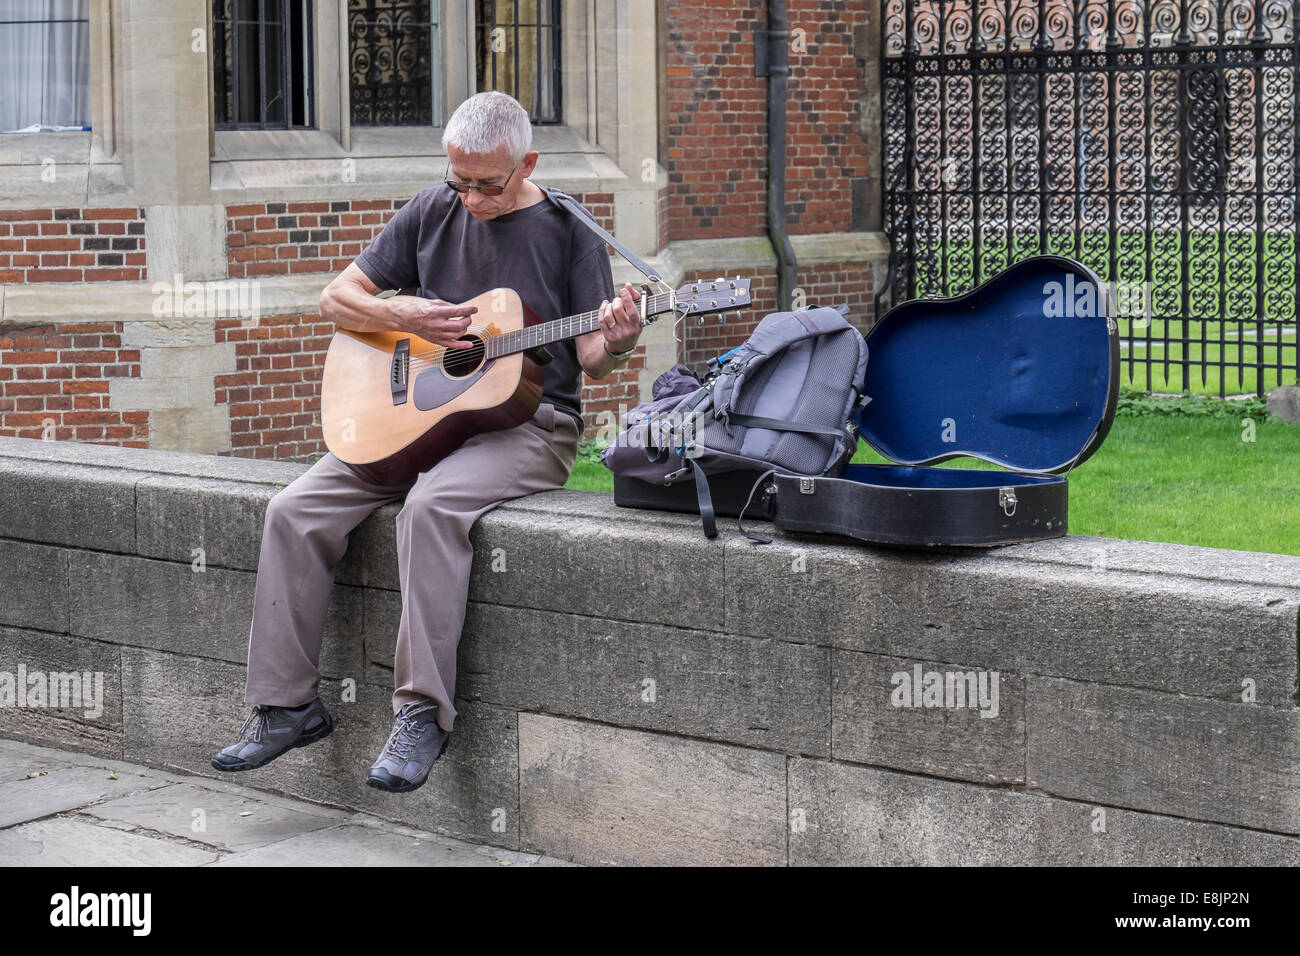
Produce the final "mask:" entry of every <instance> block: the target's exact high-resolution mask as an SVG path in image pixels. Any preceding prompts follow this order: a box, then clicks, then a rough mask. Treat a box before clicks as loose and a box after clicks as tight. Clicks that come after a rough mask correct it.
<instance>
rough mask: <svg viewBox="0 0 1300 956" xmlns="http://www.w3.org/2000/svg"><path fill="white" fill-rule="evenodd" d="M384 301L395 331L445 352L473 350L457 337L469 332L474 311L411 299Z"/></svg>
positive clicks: (405, 296)
mask: <svg viewBox="0 0 1300 956" xmlns="http://www.w3.org/2000/svg"><path fill="white" fill-rule="evenodd" d="M385 301H386V302H387V304H388V308H389V310H390V311H391V315H392V318H393V322H394V327H395V328H396V330H397V331H399V332H410V333H411V334H412V335H418V336H419V337H420V338H422V339H424V340H425V341H428V342H432V343H433V344H434V345H442V346H445V347H446V348H449V349H467V348H472V347H473V345H474V343H473V342H462V341H460V337H461V336H462V335H464V334H465V330H466V329H468V328H469V324H470V316H472V315H473V314H474V313H475V312H477V311H478V309H477V307H475V306H472V305H455V304H454V303H451V302H447V301H445V300H443V299H421V298H420V297H419V296H413V295H395V296H391V297H390V298H388V299H387V300H385Z"/></svg>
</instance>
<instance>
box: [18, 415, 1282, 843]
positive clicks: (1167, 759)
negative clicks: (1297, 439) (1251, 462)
mask: <svg viewBox="0 0 1300 956" xmlns="http://www.w3.org/2000/svg"><path fill="white" fill-rule="evenodd" d="M305 468H306V466H304V465H297V464H288V463H278V462H266V461H258V460H252V459H239V458H230V457H223V456H206V455H194V454H185V453H177V452H158V451H147V450H137V449H122V448H115V447H112V446H100V445H89V444H77V443H71V442H41V441H37V440H33V439H12V438H0V593H4V594H5V595H7V596H8V600H6V601H4V602H0V655H2V656H3V659H0V671H13V670H14V668H15V667H16V666H17V663H20V662H21V663H26V664H27V665H28V666H29V668H47V669H55V668H63V669H69V670H97V671H102V672H104V673H105V677H106V680H105V683H106V685H108V687H109V688H110V690H109V692H108V693H107V696H106V715H107V716H106V717H105V718H104V719H100V720H88V719H81V718H79V717H78V716H77V715H75V714H66V713H63V712H58V711H48V712H46V711H31V710H28V711H14V710H0V735H8V736H16V737H21V738H22V739H28V740H33V741H36V742H41V741H46V742H50V741H59V742H66V745H67V746H71V747H74V748H78V749H85V750H89V751H91V752H95V753H98V754H102V755H104V756H110V757H113V756H116V757H124V758H128V759H135V760H141V761H144V762H148V763H152V764H155V765H167V766H176V767H182V768H184V769H187V770H192V771H194V772H198V773H208V774H209V775H210V774H211V773H212V771H211V770H210V768H208V769H207V770H205V769H204V768H205V767H206V765H207V760H208V758H209V757H210V752H209V751H210V750H212V749H215V746H216V745H217V743H218V741H220V740H222V739H223V738H224V737H226V736H228V735H229V734H230V733H231V732H233V730H234V729H235V728H237V727H238V725H239V722H240V719H241V717H242V710H243V704H242V690H243V680H244V666H243V659H244V653H245V651H246V643H247V634H248V620H249V615H250V614H251V594H252V587H253V583H254V581H255V573H254V571H255V568H256V562H257V557H258V548H257V545H258V542H259V540H260V533H261V521H262V516H263V514H264V511H265V507H266V503H267V502H268V501H269V500H270V498H271V497H272V496H273V495H274V494H275V493H276V492H277V491H278V490H279V489H280V488H282V487H283V486H284V485H285V484H287V483H288V482H289V481H292V479H293V478H294V477H296V476H297V475H299V474H301V473H302V472H303V471H304V470H305ZM396 511H397V505H389V506H386V507H385V508H381V509H379V510H378V511H377V512H376V513H375V514H374V515H372V516H371V517H370V518H368V519H367V520H366V521H364V522H363V523H362V524H361V526H360V527H359V528H358V531H357V533H356V534H355V535H354V536H353V539H352V542H351V546H350V547H349V549H348V554H347V555H346V557H345V558H344V560H343V562H342V564H341V565H340V568H339V571H338V577H337V586H336V589H335V594H334V595H333V601H332V606H331V610H330V613H329V616H328V623H327V625H326V631H327V635H326V641H325V653H324V654H323V658H322V662H321V665H322V672H323V677H324V680H323V683H322V693H323V694H325V695H326V699H327V700H328V701H331V702H337V701H340V700H341V699H342V698H341V694H342V690H343V687H344V686H345V683H347V682H351V683H352V684H353V685H354V686H355V688H356V700H357V703H356V704H351V703H343V704H336V703H330V707H331V709H332V710H335V711H336V717H337V718H339V731H338V732H337V733H336V734H335V735H333V736H332V737H331V738H330V739H329V740H327V741H325V742H323V744H322V745H321V746H319V747H313V748H310V749H308V750H305V751H295V752H294V754H292V755H286V756H285V757H284V758H282V759H281V760H280V761H277V762H276V764H275V765H273V767H271V768H267V771H266V772H265V773H264V774H263V775H262V776H261V777H259V778H258V780H257V781H249V782H256V783H257V785H259V786H266V787H269V788H272V789H277V790H281V791H283V792H286V793H291V794H294V795H297V796H305V797H309V798H311V799H317V800H326V801H328V802H331V803H336V804H338V805H341V806H345V807H355V808H357V809H364V810H367V811H374V812H377V813H379V814H381V815H385V816H389V817H390V818H392V819H397V820H399V821H401V822H407V823H411V824H412V825H420V826H425V827H429V826H432V827H433V828H435V829H439V830H440V831H441V832H445V833H447V834H449V835H453V836H459V837H462V838H468V839H475V840H480V841H484V842H490V843H493V844H495V845H503V846H507V847H510V848H512V849H522V850H526V851H539V852H547V853H550V854H552V855H558V856H567V857H572V858H574V859H578V860H580V861H581V862H604V861H610V860H620V859H632V858H638V859H645V860H649V859H653V860H658V861H660V862H738V861H749V862H757V861H760V860H761V861H763V862H774V863H782V862H789V863H801V862H823V863H844V862H863V861H874V862H898V861H908V860H915V861H917V862H973V861H974V859H967V858H966V857H965V856H963V853H964V852H966V848H967V846H969V851H968V852H969V853H971V854H973V857H974V858H975V859H978V861H980V862H1012V863H1030V862H1033V863H1069V862H1107V861H1111V862H1138V861H1142V862H1150V861H1153V860H1164V861H1168V862H1219V863H1226V864H1240V863H1257V862H1268V861H1272V862H1283V861H1286V862H1290V861H1295V860H1296V859H1297V840H1296V834H1300V801H1297V800H1296V799H1295V797H1294V794H1295V793H1297V792H1300V788H1298V787H1297V786H1296V785H1297V783H1298V782H1300V710H1298V709H1297V708H1296V706H1295V693H1296V681H1297V650H1296V638H1297V633H1298V631H1300V625H1298V623H1297V615H1298V613H1300V587H1297V582H1300V558H1296V557H1287V556H1279V555H1259V554H1251V553H1244V552H1232V551H1217V550H1212V549H1205V548H1190V547H1185V546H1178V545H1162V544H1154V543H1147V542H1125V541H1115V540H1112V539H1103V538H1083V537H1076V536H1072V537H1069V538H1065V539H1058V540H1054V541H1045V542H1038V543H1035V544H1031V545H1019V546H1016V547H1012V548H1005V549H998V550H993V551H990V552H987V553H981V554H977V555H955V556H954V555H931V554H911V553H905V552H892V551H886V550H875V549H870V548H865V547H859V546H857V545H854V544H852V543H846V542H837V541H830V540H808V539H806V538H802V537H797V536H788V535H779V536H778V538H777V540H776V541H775V542H774V543H773V544H771V545H766V546H762V547H757V546H754V545H752V544H751V543H750V542H748V541H745V540H743V539H740V538H739V537H738V536H736V535H735V534H732V533H729V529H728V530H724V532H723V536H722V537H721V538H720V539H718V540H716V541H708V540H707V539H705V538H704V537H703V535H702V534H701V532H700V529H699V525H698V522H697V520H695V519H693V518H691V517H690V516H687V515H678V514H671V513H660V512H650V511H632V510H626V509H620V508H617V507H616V506H614V504H613V502H612V497H611V496H608V495H601V494H597V493H588V492H572V491H557V492H550V493H546V494H542V495H534V496H530V497H528V498H523V499H519V500H517V501H514V502H508V503H506V504H504V505H502V506H500V507H498V508H497V509H495V510H494V511H492V512H490V513H489V514H488V515H486V516H485V517H484V518H483V519H482V520H481V521H479V522H478V523H477V525H476V526H475V528H474V531H473V540H474V542H475V545H476V550H477V555H476V562H475V567H474V571H473V575H472V581H471V594H470V598H471V601H470V606H469V609H468V614H467V619H466V627H465V632H464V635H463V638H462V641H461V645H460V652H459V655H458V656H459V665H458V673H459V679H458V686H457V707H458V709H462V708H463V715H464V716H463V723H462V722H460V721H458V725H457V728H458V731H460V730H461V729H462V727H463V732H459V733H457V734H454V735H453V744H452V747H451V749H449V751H448V755H447V757H446V758H444V760H445V762H444V763H441V764H440V768H439V770H438V772H437V773H436V774H435V778H436V782H432V780H433V778H431V784H430V785H427V786H426V789H425V790H422V791H421V792H420V794H419V795H418V799H416V800H414V801H409V800H408V801H405V802H403V803H402V805H401V806H400V807H398V806H396V805H394V804H392V802H391V801H388V802H385V801H382V800H379V799H377V797H376V795H375V794H373V792H367V788H366V787H365V786H364V783H363V778H364V773H363V771H364V767H365V766H368V763H369V761H370V760H371V759H373V753H372V751H375V750H377V748H378V747H379V746H380V745H382V742H383V738H384V737H385V735H386V732H387V724H388V722H389V721H390V720H391V707H390V702H389V694H390V692H391V680H392V670H391V658H392V653H393V646H394V644H393V640H394V635H395V632H396V629H397V621H398V618H399V616H400V602H399V599H398V593H397V587H398V585H397V576H396V558H395V553H394V539H393V532H394V529H393V518H394V516H395V514H396ZM729 527H734V526H729ZM195 548H202V549H203V550H204V555H205V559H206V562H207V569H206V573H203V574H197V573H194V572H193V569H192V566H191V562H192V560H193V554H194V549H195ZM1099 551H1100V552H1101V559H1099V555H1098V552H1099ZM796 557H798V558H799V559H800V561H799V562H798V563H800V564H801V565H802V566H803V567H804V568H805V570H804V571H803V572H798V573H796V572H794V571H793V570H792V561H793V560H794V559H795V558H796ZM501 560H503V561H504V566H503V567H501V566H499V562H500V561H501ZM828 609H830V610H828ZM917 666H919V667H921V668H922V669H923V670H940V671H941V670H953V671H959V672H963V673H964V672H968V671H985V672H994V671H996V672H997V673H998V674H999V680H1000V684H999V686H1000V702H999V705H998V710H997V717H996V719H984V718H983V717H981V716H980V714H979V713H977V712H975V711H974V710H972V709H970V708H968V709H967V710H965V711H954V710H944V709H927V708H899V707H898V706H896V705H895V703H894V701H893V698H892V696H891V692H892V691H893V690H894V687H895V685H896V681H895V680H894V678H895V677H896V676H897V674H898V673H900V672H901V673H903V674H905V675H906V674H907V673H908V672H909V671H910V670H911V669H912V668H913V667H917ZM1243 678H1249V679H1250V681H1251V682H1252V685H1253V687H1254V689H1255V694H1256V698H1255V701H1254V702H1253V703H1245V702H1243V701H1242V681H1243ZM990 716H992V714H990ZM652 780H654V781H660V782H661V783H662V786H656V787H653V788H650V787H648V786H647V781H652ZM845 787H848V788H849V789H848V790H846V789H845ZM850 791H852V792H850ZM619 808H623V809H624V810H625V811H626V812H622V813H620V812H618V811H619ZM789 808H802V809H804V810H806V811H807V814H808V815H807V819H806V820H805V821H803V822H804V824H806V829H804V830H799V829H793V828H792V829H791V830H790V832H789V833H788V835H787V824H788V823H789V825H790V826H791V827H793V824H794V821H793V820H790V821H787V818H786V814H787V813H788V812H789ZM1099 808H1100V809H1102V810H1104V811H1105V812H1107V813H1108V814H1109V815H1110V817H1109V818H1110V820H1111V827H1110V830H1109V832H1110V833H1111V834H1112V837H1111V838H1106V839H1102V838H1099V837H1098V835H1097V834H1096V833H1095V832H1094V831H1090V830H1089V827H1088V823H1089V821H1090V820H1091V819H1092V817H1091V814H1092V813H1093V812H1094V811H1095V810H1097V809H1099ZM936 814H937V815H938V817H937V818H936V817H935V815H936ZM701 820H708V821H709V822H708V823H707V825H705V824H701V823H700V821H701ZM855 820H856V821H857V822H858V823H861V824H862V825H863V826H866V824H867V823H868V822H870V821H876V822H875V823H873V824H872V825H871V826H869V827H867V829H869V830H870V832H871V834H873V835H872V836H871V837H870V838H869V839H868V838H865V837H863V836H862V835H861V834H859V835H858V836H855V837H851V838H850V834H849V832H848V831H845V830H843V829H842V828H843V827H846V826H853V827H856V826H857V824H856V823H852V821H855ZM835 821H840V822H838V823H836V822H835ZM977 824H978V826H983V827H987V828H988V829H989V831H990V832H989V833H988V835H987V836H980V837H979V838H978V839H976V838H974V837H972V836H971V835H970V833H969V832H968V831H969V827H972V826H976V825H977ZM1121 824H1122V825H1121ZM917 826H921V827H923V828H925V829H926V832H927V833H930V834H931V835H932V837H933V838H932V839H931V838H930V837H927V839H926V841H924V843H923V845H920V844H915V839H916V837H915V832H914V829H915V827H917ZM854 832H856V830H854ZM863 832H864V833H865V832H866V830H863ZM787 837H788V838H787ZM1026 839H1032V841H1033V845H1032V846H1026V845H1025V844H1024V843H1023V841H1024V840H1026ZM972 841H973V842H972Z"/></svg>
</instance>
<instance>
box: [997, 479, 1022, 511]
mask: <svg viewBox="0 0 1300 956" xmlns="http://www.w3.org/2000/svg"><path fill="white" fill-rule="evenodd" d="M1017 503H1018V502H1017V499H1016V489H1014V488H1012V487H1009V486H1004V487H1002V488H999V489H998V504H1000V505H1001V506H1002V512H1003V513H1004V514H1005V515H1006V516H1007V517H1008V518H1010V517H1011V516H1012V515H1014V514H1015V513H1016V504H1017Z"/></svg>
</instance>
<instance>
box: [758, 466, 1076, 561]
mask: <svg viewBox="0 0 1300 956" xmlns="http://www.w3.org/2000/svg"><path fill="white" fill-rule="evenodd" d="M859 467H861V468H879V469H891V468H895V467H896V466H893V465H874V466H859ZM934 470H936V471H937V470H939V469H934ZM943 470H949V469H943ZM965 475H966V476H970V477H971V478H974V477H975V476H977V475H978V476H980V477H982V478H983V479H984V480H985V481H987V484H984V485H975V486H970V487H960V488H935V487H928V488H927V487H900V486H899V485H896V484H872V483H871V482H870V481H869V480H855V479H853V478H800V477H798V476H795V475H775V476H773V478H772V479H771V480H772V481H774V483H775V484H776V489H777V491H776V515H775V523H776V526H777V527H778V528H780V529H781V530H783V531H799V532H804V533H823V534H835V535H842V536H844V537H848V538H853V539H855V540H857V541H862V542H864V543H866V544H873V545H884V546H888V547H897V548H916V549H927V548H938V547H958V548H960V547H979V548H987V547H992V546H995V545H1004V544H1019V543H1022V542H1025V541H1038V540H1041V539H1043V538H1055V537H1060V536H1062V535H1064V534H1066V532H1067V529H1068V523H1069V493H1068V489H1067V482H1066V479H1065V478H1060V477H1053V478H1050V479H1041V480H1030V481H1025V479H1024V477H1023V476H1020V475H1016V474H1012V473H1009V472H994V471H978V472H976V471H968V472H966V473H965ZM746 517H748V515H746Z"/></svg>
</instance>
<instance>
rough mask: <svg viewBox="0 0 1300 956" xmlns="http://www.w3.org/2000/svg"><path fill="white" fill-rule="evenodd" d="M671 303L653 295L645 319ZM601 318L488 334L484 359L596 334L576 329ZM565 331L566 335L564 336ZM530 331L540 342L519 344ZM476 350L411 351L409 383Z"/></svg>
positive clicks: (586, 316)
mask: <svg viewBox="0 0 1300 956" xmlns="http://www.w3.org/2000/svg"><path fill="white" fill-rule="evenodd" d="M661 299H662V300H665V301H666V302H667V303H668V305H667V308H660V307H659V305H660V304H661V303H660V302H659V300H661ZM672 303H673V296H672V295H671V294H669V293H664V294H662V295H652V296H651V297H650V299H649V300H648V302H647V304H646V316H647V317H649V316H650V315H658V314H659V313H661V312H668V311H670V310H671V309H672V308H673V305H672ZM599 317H600V310H599V309H593V310H592V311H590V312H580V313H578V314H577V315H568V316H565V317H563V318H560V319H554V320H552V321H550V322H543V323H540V324H538V325H528V326H525V327H524V328H522V329H512V330H510V331H509V332H502V333H498V334H497V335H490V334H489V335H488V336H486V344H485V345H484V348H483V350H482V351H483V353H484V354H483V360H484V361H485V362H487V361H491V360H492V359H498V358H504V357H505V356H507V355H514V354H516V353H518V352H526V351H528V350H529V349H534V348H539V347H541V346H543V345H548V344H550V343H551V342H558V341H561V340H563V339H568V338H573V337H574V336H576V335H584V334H586V333H587V332H593V331H595V330H596V329H597V328H598V327H599V326H598V325H593V326H592V327H591V328H589V329H582V330H578V328H577V327H578V326H580V325H582V324H583V323H585V322H590V321H591V320H593V319H597V318H599ZM566 325H568V326H571V328H569V329H567V330H565V331H562V332H561V333H560V334H558V335H554V336H550V335H546V336H538V335H537V334H536V333H539V332H549V331H550V330H554V329H564V327H565V326H566ZM566 331H567V334H565V332H566ZM528 332H532V333H534V337H535V338H540V339H541V341H538V342H534V343H532V344H527V345H516V344H515V340H521V339H524V338H525V333H528ZM507 340H511V344H510V346H509V348H504V347H503V345H504V343H505V342H506V341H507ZM493 343H502V344H501V345H498V348H497V351H496V352H495V353H493V354H488V353H489V352H491V348H492V345H493ZM473 351H474V349H449V348H447V347H446V346H444V345H435V346H433V347H432V348H429V349H421V350H419V351H415V350H412V351H411V352H409V353H408V354H409V356H410V359H409V361H408V362H407V369H408V372H407V377H408V380H409V378H410V373H411V372H414V371H415V370H416V369H426V368H434V367H442V365H443V361H442V357H443V356H444V355H445V354H446V353H447V352H473ZM430 356H432V357H430Z"/></svg>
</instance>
